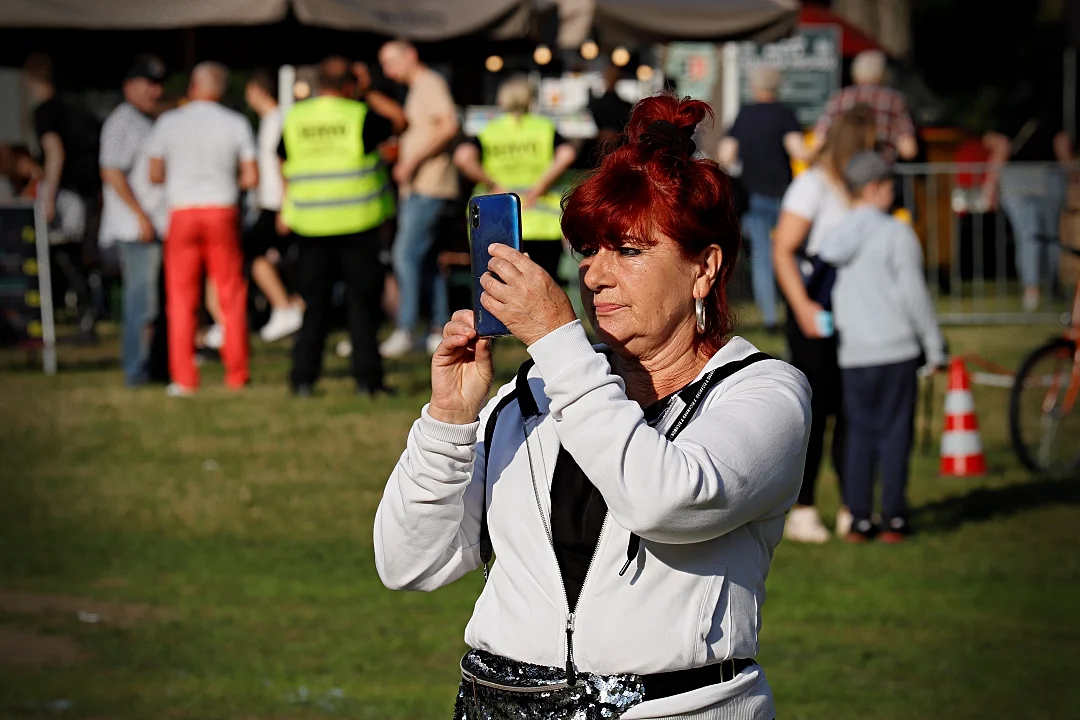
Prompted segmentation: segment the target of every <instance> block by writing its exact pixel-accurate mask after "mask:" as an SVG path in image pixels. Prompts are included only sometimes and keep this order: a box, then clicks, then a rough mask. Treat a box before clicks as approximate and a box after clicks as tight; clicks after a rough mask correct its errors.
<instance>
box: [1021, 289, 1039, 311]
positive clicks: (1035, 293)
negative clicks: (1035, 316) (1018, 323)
mask: <svg viewBox="0 0 1080 720" xmlns="http://www.w3.org/2000/svg"><path fill="white" fill-rule="evenodd" d="M1022 304H1023V306H1024V312H1035V311H1036V310H1038V309H1039V288H1027V289H1025V290H1024V299H1023V300H1022Z"/></svg>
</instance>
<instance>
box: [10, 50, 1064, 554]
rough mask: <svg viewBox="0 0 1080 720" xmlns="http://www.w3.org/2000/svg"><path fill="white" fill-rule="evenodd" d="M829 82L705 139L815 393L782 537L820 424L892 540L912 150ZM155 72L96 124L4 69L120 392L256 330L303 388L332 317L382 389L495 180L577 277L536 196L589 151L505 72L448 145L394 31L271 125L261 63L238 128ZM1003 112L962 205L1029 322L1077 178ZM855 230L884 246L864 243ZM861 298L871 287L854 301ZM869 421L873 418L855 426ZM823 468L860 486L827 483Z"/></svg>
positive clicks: (411, 347) (69, 299)
mask: <svg viewBox="0 0 1080 720" xmlns="http://www.w3.org/2000/svg"><path fill="white" fill-rule="evenodd" d="M851 75H852V79H853V81H854V82H853V84H852V85H851V86H849V87H845V88H843V89H842V90H840V91H838V92H837V93H835V94H834V95H833V97H831V98H830V99H829V101H828V103H827V104H826V106H825V108H824V112H823V113H822V115H821V117H820V119H819V121H818V122H817V123H816V125H815V126H814V127H813V129H812V131H811V132H810V133H809V134H807V133H805V132H804V128H803V127H802V126H801V125H800V123H799V122H798V121H797V120H796V118H795V116H794V115H793V113H792V111H791V110H790V109H789V108H788V107H786V106H785V105H784V104H782V103H781V102H780V101H779V99H778V97H779V90H780V87H781V84H782V82H783V80H784V78H783V76H782V73H781V72H780V71H779V70H778V69H776V68H772V67H768V66H758V67H754V68H753V69H752V70H751V72H750V78H749V80H750V87H751V90H752V94H753V100H754V102H753V103H751V104H747V105H745V106H743V107H742V108H741V109H740V111H739V113H738V116H737V118H736V119H735V121H734V123H733V124H732V125H731V127H728V128H724V135H723V138H722V139H721V141H720V143H719V146H718V147H717V148H716V155H717V157H718V158H719V160H720V161H721V163H723V164H724V165H725V166H726V167H727V168H729V170H730V171H731V173H732V175H733V176H735V177H736V178H737V187H738V188H740V189H741V196H742V197H741V198H740V203H741V209H742V220H743V229H744V235H745V236H746V240H747V243H746V245H747V249H748V256H749V261H750V266H751V273H750V276H751V287H752V290H753V297H754V300H755V302H756V304H757V306H758V309H759V311H760V316H761V319H762V324H763V326H764V328H765V330H766V331H767V332H770V333H780V332H783V333H784V335H785V337H786V340H787V345H788V349H789V357H790V359H791V361H792V363H793V364H794V365H796V366H797V367H798V368H799V369H800V370H802V371H803V372H804V374H806V376H807V377H808V379H809V380H810V383H811V385H812V387H813V389H814V394H813V414H814V427H813V430H812V432H811V440H810V448H809V451H808V455H807V463H806V471H805V472H806V474H805V477H804V483H803V491H802V494H801V495H800V498H799V503H798V505H797V506H796V507H795V509H794V510H793V512H792V513H791V516H790V518H789V521H788V528H787V532H788V535H789V537H791V538H792V539H795V540H802V541H808V542H823V541H824V540H825V539H826V538H827V537H828V533H827V531H826V529H825V526H824V525H823V524H822V522H821V519H820V516H819V515H818V513H817V511H816V509H815V508H814V504H815V500H814V489H815V485H816V480H817V475H818V470H819V467H820V465H821V460H822V456H823V454H824V451H825V448H824V444H825V426H826V422H827V419H828V418H829V417H830V416H835V417H836V418H837V423H838V424H837V430H836V432H835V433H834V434H833V446H832V448H831V453H832V460H833V465H834V467H835V468H837V471H838V475H839V476H840V478H841V486H842V494H843V496H844V498H845V503H844V507H843V508H842V509H841V514H840V516H839V517H838V518H837V523H836V527H837V530H838V532H840V533H841V534H843V535H848V534H852V533H853V534H855V535H859V534H860V533H862V534H864V535H865V534H866V532H867V530H868V527H869V526H868V525H867V523H869V497H870V495H869V493H870V489H869V484H868V482H869V481H868V480H866V478H868V477H872V476H873V472H872V468H873V467H875V466H877V465H880V466H881V468H882V477H883V482H884V484H885V489H884V492H883V508H882V513H883V517H884V526H883V527H885V528H886V530H887V531H890V532H895V533H896V534H897V535H898V536H899V535H901V534H902V533H903V530H904V527H903V525H904V522H905V520H904V518H905V517H906V506H905V503H904V491H903V489H904V486H905V485H906V473H907V455H908V453H909V450H910V445H911V426H912V423H913V412H914V398H915V393H916V385H915V378H916V370H917V368H920V367H921V368H922V369H923V370H924V371H926V372H932V371H933V370H935V369H936V368H938V367H940V366H941V364H942V363H943V362H944V357H945V349H944V343H943V341H942V340H941V335H940V331H939V330H938V328H937V323H936V320H935V319H934V314H933V306H932V304H931V303H930V302H929V299H928V298H929V296H928V293H927V290H926V286H925V282H924V281H923V279H922V278H923V275H922V267H923V258H922V251H921V248H920V245H919V241H918V238H917V237H916V236H915V234H914V232H913V231H912V230H911V228H910V226H909V225H904V224H903V223H902V222H900V221H898V220H895V218H893V217H892V214H891V211H893V210H895V209H897V208H898V207H900V206H902V205H907V206H909V207H910V206H911V205H912V201H913V199H912V198H902V197H901V192H900V191H901V189H902V187H901V184H900V183H898V182H897V181H896V178H895V176H894V174H893V171H892V164H893V163H894V162H896V161H902V160H911V159H913V158H915V157H916V156H917V155H918V154H919V143H918V141H917V137H916V132H915V127H914V124H913V122H912V119H911V116H910V113H909V112H908V109H907V104H906V102H905V99H904V96H903V95H902V94H901V93H900V92H898V91H897V90H895V89H893V88H890V87H888V85H887V84H886V79H887V77H886V76H887V72H886V58H885V56H884V55H883V54H882V53H880V52H878V51H866V52H864V53H861V54H860V55H859V56H857V57H856V58H855V60H854V63H853V65H852V69H851ZM166 77H167V68H166V67H165V66H164V64H163V63H162V62H161V60H160V59H158V58H156V57H154V56H140V57H138V58H135V59H134V61H133V63H132V65H131V67H130V69H129V71H128V73H127V75H126V77H125V79H124V81H123V86H122V91H123V102H122V103H121V104H120V105H119V106H117V107H116V108H115V109H114V110H113V111H112V113H111V114H110V115H109V116H108V118H107V119H105V121H104V123H103V124H99V123H98V122H97V120H96V118H95V117H94V116H93V115H91V114H90V113H89V112H88V111H87V110H85V109H84V108H80V107H77V106H74V105H72V104H70V103H66V102H64V101H63V100H62V99H61V98H60V97H59V96H58V95H57V90H56V87H55V85H54V83H53V68H52V65H51V63H50V61H49V58H47V57H44V56H40V55H35V56H32V57H30V58H29V59H28V60H27V62H26V64H25V67H24V78H25V81H26V87H27V89H28V91H29V94H30V96H31V98H32V101H33V103H34V105H35V109H34V115H33V120H34V130H35V134H36V137H37V141H38V145H39V147H40V151H41V152H40V156H39V157H35V156H34V155H32V154H31V153H30V152H29V151H28V150H27V149H25V148H18V147H16V148H4V149H3V153H2V155H0V169H2V171H3V172H2V174H3V176H4V178H6V180H7V183H8V186H9V187H8V188H7V192H9V193H11V194H14V195H19V196H23V197H33V198H36V199H37V200H38V201H39V203H40V206H41V207H42V208H43V210H44V214H45V217H46V220H47V222H48V225H49V234H50V243H51V247H52V258H53V265H54V273H55V274H56V275H57V276H58V278H59V280H60V282H59V283H58V284H59V285H60V287H61V288H62V289H63V291H64V297H65V299H66V305H67V307H68V308H69V309H70V310H71V311H72V314H73V315H74V317H75V318H76V319H77V322H78V335H77V339H79V340H81V341H85V342H93V341H94V339H95V324H96V322H97V320H98V319H100V318H102V317H105V316H107V315H109V314H110V307H109V305H110V303H109V298H110V297H112V295H113V293H111V288H115V287H118V288H119V290H120V292H119V296H120V298H121V300H120V305H121V308H120V313H119V314H120V316H121V318H122V335H121V338H122V342H121V356H122V364H123V368H124V375H125V379H126V381H127V383H128V384H129V385H131V386H139V385H143V384H145V383H148V382H163V383H167V390H168V392H169V394H170V395H173V396H187V395H192V394H194V393H195V392H196V390H197V388H198V386H199V382H200V381H199V370H198V366H199V364H200V362H205V361H207V360H209V359H212V360H217V359H220V360H221V361H222V362H223V364H224V366H225V382H226V384H227V385H228V386H230V387H232V388H235V389H241V388H243V387H244V386H245V385H246V384H247V383H248V381H249V342H248V340H249V333H250V332H254V331H257V332H258V334H259V335H260V336H261V338H262V340H263V341H265V342H267V343H273V342H279V341H282V340H284V339H286V338H289V337H293V338H295V339H294V342H293V347H292V363H291V369H290V372H289V377H288V385H289V388H290V389H291V391H292V392H293V393H294V394H295V395H297V396H300V397H305V396H309V395H311V394H312V393H313V391H314V387H315V385H316V383H317V381H318V379H319V376H320V374H321V371H322V364H323V355H324V353H325V351H326V342H327V337H328V335H329V333H330V332H331V331H332V330H334V329H335V328H339V327H344V328H345V329H346V330H347V331H348V339H347V340H344V341H342V342H340V343H338V344H337V346H336V347H335V351H336V352H337V353H338V354H339V355H341V356H343V357H349V358H351V360H350V362H351V369H352V376H353V378H354V380H355V383H356V385H355V387H356V392H357V393H359V394H364V395H371V396H375V395H379V394H382V393H388V392H392V388H390V387H388V386H387V384H386V383H385V382H384V372H383V361H384V360H386V359H394V358H401V357H403V356H405V355H408V354H410V353H414V352H415V353H420V352H423V351H425V350H426V351H427V353H429V354H431V353H433V352H434V351H435V349H436V348H437V346H438V344H439V342H440V339H441V328H442V326H443V324H444V323H445V322H446V321H447V319H448V318H449V317H450V314H451V312H452V311H453V310H454V309H457V308H460V307H467V306H469V304H470V302H471V298H470V288H471V279H470V277H469V254H468V243H467V239H466V238H465V232H466V230H465V223H464V222H463V221H462V220H463V218H464V214H463V213H464V202H465V200H466V199H467V198H468V197H469V196H471V195H473V194H482V193H490V192H506V191H511V192H516V193H518V194H519V195H520V197H521V199H522V206H523V219H522V230H523V237H524V241H525V249H526V251H527V252H528V253H529V255H530V257H531V258H532V259H533V260H534V261H535V262H537V263H538V264H540V265H541V266H542V267H543V268H544V269H546V270H547V271H548V272H549V273H550V274H551V275H552V276H553V277H555V278H557V279H559V280H560V281H561V282H562V283H563V284H564V285H572V284H575V283H576V280H577V278H576V272H574V270H573V263H572V262H564V261H565V260H566V249H565V245H564V242H563V240H562V233H561V228H560V212H561V210H560V195H559V192H558V190H557V188H558V183H559V181H560V178H562V177H563V176H564V175H565V173H566V172H567V170H569V169H570V168H571V167H572V166H575V164H576V165H577V166H579V167H580V166H581V165H582V164H583V163H582V162H581V158H582V157H583V156H584V157H585V158H586V162H585V163H584V164H585V165H586V166H587V164H588V163H589V162H593V161H595V159H596V158H597V157H598V154H597V153H596V152H593V151H589V150H588V149H583V148H582V146H581V144H580V143H579V142H577V141H572V140H568V139H566V138H564V137H563V136H562V135H560V133H559V131H558V128H557V126H556V124H555V123H554V122H553V121H552V120H551V119H549V118H547V117H545V116H543V115H541V114H537V113H534V112H533V111H532V108H534V107H535V106H536V103H535V98H534V96H533V93H534V90H535V89H534V88H533V87H532V85H531V84H530V83H529V81H528V80H527V79H524V78H511V79H509V80H506V81H505V82H504V83H503V84H502V85H501V87H500V88H499V90H498V95H497V104H498V107H499V113H500V114H499V115H498V116H497V117H495V118H494V119H492V120H491V121H490V122H488V123H487V124H486V125H485V126H484V127H483V129H482V130H480V131H479V132H478V133H477V135H476V136H475V137H466V136H465V134H464V133H463V131H462V127H461V122H460V120H459V113H458V109H457V107H456V106H455V103H454V99H453V97H452V96H451V92H450V89H449V86H448V84H447V82H446V80H445V79H444V78H443V77H442V76H441V75H440V74H439V73H437V72H435V71H434V70H432V69H431V68H429V67H428V66H427V65H425V64H424V62H423V61H422V59H421V57H420V56H419V54H418V52H417V50H416V48H415V47H414V46H413V45H411V44H410V43H409V42H407V41H403V40H395V41H391V42H388V43H386V44H385V45H384V46H382V47H381V49H380V50H379V52H378V68H369V67H368V66H367V65H365V64H363V63H359V62H353V61H350V60H348V59H346V58H343V57H336V56H335V57H329V58H326V59H325V60H324V61H323V62H322V63H321V64H320V65H319V66H318V76H317V81H316V83H315V84H316V87H314V88H313V92H312V98H311V99H305V100H300V101H298V102H296V103H295V104H294V105H293V106H292V107H291V109H290V110H289V111H288V112H287V113H285V114H283V113H282V112H281V110H280V109H279V103H278V93H279V88H278V87H277V76H276V74H274V73H271V72H268V71H255V72H253V73H250V74H248V75H246V84H245V86H244V100H245V103H246V106H247V107H246V109H247V110H248V111H250V113H251V115H250V116H253V117H255V118H257V123H256V128H255V129H254V130H253V126H252V122H251V121H250V120H249V117H250V116H248V115H244V114H241V113H240V112H237V111H236V110H234V109H231V108H228V107H226V106H225V105H224V104H223V100H224V99H225V96H226V92H227V89H228V87H229V85H228V81H229V71H228V70H227V69H226V68H224V67H222V66H220V65H218V64H216V63H211V62H207V63H202V64H200V65H198V66H196V67H195V68H194V69H193V71H192V72H191V74H190V81H189V84H188V87H187V90H186V93H185V94H184V96H183V97H182V98H177V99H176V100H175V101H174V102H165V101H164V99H163V83H164V82H165V80H166ZM618 79H619V70H618V69H617V68H609V70H608V72H607V73H606V74H605V83H604V86H605V92H604V93H603V94H602V95H599V96H595V97H593V98H592V100H591V102H590V111H591V113H592V116H593V118H594V120H595V121H596V125H597V140H596V142H612V141H617V140H618V137H619V135H620V133H621V132H622V129H623V127H624V125H625V124H626V121H627V119H628V117H629V114H630V112H631V109H632V106H631V104H630V103H629V102H627V101H626V100H625V99H623V98H621V97H619V96H618V94H617V93H616V92H615V85H616V82H617V81H618ZM289 91H290V92H291V91H292V89H289ZM1029 100H1030V101H1029V102H1026V103H1022V104H1018V105H1017V106H1016V107H1015V108H1014V111H1013V112H1010V113H1006V114H1005V115H1003V116H1002V117H1001V118H999V124H998V127H996V128H995V129H994V131H992V132H990V133H987V134H986V136H985V137H984V138H983V145H984V147H985V150H986V157H987V159H988V160H989V165H988V167H987V169H986V171H985V172H983V173H981V174H980V176H979V177H980V178H981V182H982V188H981V192H982V195H983V200H984V202H985V205H986V206H987V207H991V208H992V207H995V206H996V205H997V203H998V201H999V200H1000V204H1001V206H1002V208H1003V209H1004V211H1005V212H1006V214H1007V216H1008V218H1009V221H1010V225H1011V226H1012V228H1013V234H1014V237H1015V247H1016V265H1017V267H1018V271H1019V276H1020V279H1021V282H1022V285H1023V287H1024V305H1025V307H1026V308H1027V309H1029V310H1031V309H1035V308H1036V307H1037V306H1038V305H1039V302H1040V286H1041V285H1042V284H1043V283H1042V279H1043V278H1046V277H1048V276H1053V275H1054V274H1055V269H1056V263H1057V258H1058V249H1057V242H1056V240H1057V237H1056V236H1057V227H1058V219H1059V217H1060V214H1061V211H1062V204H1063V202H1064V198H1065V194H1066V189H1067V185H1068V183H1070V182H1072V183H1075V181H1076V170H1075V165H1074V164H1073V158H1074V148H1073V146H1072V144H1071V141H1070V139H1069V137H1068V136H1067V134H1066V133H1065V132H1064V129H1063V128H1062V118H1061V113H1060V111H1059V109H1060V102H1058V103H1054V102H1052V101H1051V102H1047V99H1046V98H1030V99H1029ZM699 150H702V151H704V150H705V149H704V148H700V147H699ZM793 167H794V168H800V167H801V168H805V169H804V170H802V171H801V172H799V173H795V172H793ZM881 238H891V240H889V241H886V243H885V244H884V245H883V246H881V247H877V246H876V245H875V244H874V243H879V241H880V239H881ZM879 244H880V243H879ZM873 247H877V250H875V251H871V250H869V249H865V248H873ZM867 258H872V260H867ZM462 273H463V274H464V277H463V278H462ZM885 287H888V288H889V289H888V292H889V293H891V295H888V297H886V298H884V299H882V300H881V302H877V303H875V300H874V294H875V292H876V291H877V290H879V289H881V288H885ZM778 291H779V293H778ZM781 306H783V307H785V308H786V310H787V312H786V321H785V322H783V323H782V322H781V319H780V317H779V308H780V307H781ZM897 307H899V308H902V311H897V310H896V308H897ZM387 320H388V321H389V324H391V325H392V329H391V330H390V332H389V333H388V334H387V335H386V336H385V339H383V340H382V341H381V342H379V341H378V339H377V338H378V336H379V331H380V328H381V327H382V326H383V324H384V321H387ZM880 417H888V418H892V420H893V422H892V423H891V424H889V423H875V422H870V419H872V418H880ZM867 468H870V470H868V469H867ZM845 476H851V477H857V478H862V479H863V480H860V481H853V483H854V484H853V485H851V486H849V485H848V484H847V483H846V482H845V480H844V478H845Z"/></svg>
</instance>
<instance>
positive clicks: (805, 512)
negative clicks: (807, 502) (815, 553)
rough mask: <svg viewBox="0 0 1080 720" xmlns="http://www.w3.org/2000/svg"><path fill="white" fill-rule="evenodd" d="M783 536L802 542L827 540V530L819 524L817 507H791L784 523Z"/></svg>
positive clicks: (822, 541) (819, 518) (819, 517)
mask: <svg viewBox="0 0 1080 720" xmlns="http://www.w3.org/2000/svg"><path fill="white" fill-rule="evenodd" d="M784 537H786V538H787V539H788V540H793V541H795V542H803V543H824V542H828V540H829V531H828V530H827V529H826V528H825V526H824V525H822V524H821V516H820V515H818V511H817V508H814V507H797V508H793V509H792V511H791V512H790V513H788V516H787V522H785V523H784Z"/></svg>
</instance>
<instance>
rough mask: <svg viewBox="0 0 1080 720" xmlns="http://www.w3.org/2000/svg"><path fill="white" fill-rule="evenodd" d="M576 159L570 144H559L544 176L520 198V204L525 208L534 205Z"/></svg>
mask: <svg viewBox="0 0 1080 720" xmlns="http://www.w3.org/2000/svg"><path fill="white" fill-rule="evenodd" d="M575 159H577V148H575V147H574V146H573V145H571V144H570V143H561V144H560V145H559V146H558V147H556V148H555V157H554V158H553V159H552V161H551V165H549V166H548V169H547V170H545V171H544V174H543V175H542V176H541V177H540V179H539V180H538V181H537V182H536V184H535V185H533V186H532V188H530V189H529V192H528V193H527V194H526V195H525V197H524V198H522V204H523V205H524V206H525V207H529V206H531V205H535V204H536V201H537V200H539V199H540V197H541V196H543V195H544V193H546V192H547V191H548V190H550V189H551V186H552V185H554V184H555V181H556V180H558V179H559V176H561V175H562V174H563V173H564V172H566V170H567V168H569V167H570V166H571V165H573V164H574V160H575Z"/></svg>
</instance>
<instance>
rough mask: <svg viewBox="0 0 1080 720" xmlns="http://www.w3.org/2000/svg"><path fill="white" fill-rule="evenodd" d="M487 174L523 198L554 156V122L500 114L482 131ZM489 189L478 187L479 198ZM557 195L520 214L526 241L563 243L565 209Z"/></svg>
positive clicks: (544, 118) (549, 196)
mask: <svg viewBox="0 0 1080 720" xmlns="http://www.w3.org/2000/svg"><path fill="white" fill-rule="evenodd" d="M479 140H480V147H481V148H482V150H483V166H484V172H485V173H487V175H488V177H490V178H491V179H492V180H493V181H494V182H495V184H496V185H498V186H500V187H502V188H505V189H506V190H508V191H510V192H516V193H518V194H519V195H522V196H524V195H525V193H527V192H528V191H529V189H530V188H531V187H533V186H534V185H535V184H536V183H537V182H539V181H540V178H542V177H543V176H544V173H545V172H546V171H547V169H548V168H549V167H550V166H551V161H552V160H553V159H554V157H555V123H553V122H552V121H551V120H549V119H547V118H546V117H543V116H541V115H532V114H529V113H526V114H524V115H521V116H520V117H515V116H514V115H511V114H509V113H507V114H505V115H501V116H499V117H497V118H495V119H494V120H492V121H491V122H490V123H488V124H487V126H486V127H485V128H484V129H483V130H482V131H481V132H480V135H479ZM487 192H489V190H488V189H487V188H486V187H484V186H482V185H477V186H476V192H475V194H476V195H483V194H485V193H487ZM560 199H561V198H560V197H559V195H558V194H556V193H552V192H549V193H546V194H545V195H543V196H542V197H541V198H539V199H538V200H537V202H536V205H534V206H533V207H531V208H525V209H523V210H522V212H521V236H522V238H523V239H524V240H562V224H561V221H562V208H561V207H560V205H559V203H560Z"/></svg>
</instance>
